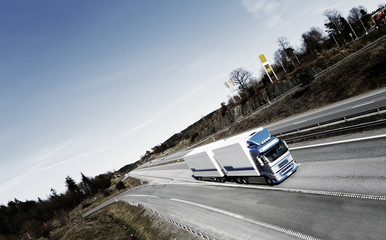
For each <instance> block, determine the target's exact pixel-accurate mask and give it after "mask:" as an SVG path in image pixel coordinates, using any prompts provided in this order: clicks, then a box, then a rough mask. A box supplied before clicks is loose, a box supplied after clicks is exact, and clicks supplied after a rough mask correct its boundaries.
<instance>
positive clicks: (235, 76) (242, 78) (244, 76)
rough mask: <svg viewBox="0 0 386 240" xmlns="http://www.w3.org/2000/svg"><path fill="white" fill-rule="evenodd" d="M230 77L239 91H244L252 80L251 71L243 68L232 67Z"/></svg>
mask: <svg viewBox="0 0 386 240" xmlns="http://www.w3.org/2000/svg"><path fill="white" fill-rule="evenodd" d="M230 78H231V79H232V80H233V82H234V83H235V84H236V85H237V87H238V89H239V92H240V93H246V92H247V90H248V87H249V84H250V82H251V81H252V80H253V78H252V73H251V72H249V71H248V70H245V69H244V68H237V69H234V70H233V71H232V72H231V73H230Z"/></svg>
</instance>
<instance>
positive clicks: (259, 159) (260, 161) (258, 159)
mask: <svg viewBox="0 0 386 240" xmlns="http://www.w3.org/2000/svg"><path fill="white" fill-rule="evenodd" d="M256 159H257V161H258V162H259V163H260V166H264V160H262V159H261V158H260V157H256Z"/></svg>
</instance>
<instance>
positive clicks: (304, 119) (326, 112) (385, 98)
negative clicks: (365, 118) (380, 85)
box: [268, 91, 386, 135]
mask: <svg viewBox="0 0 386 240" xmlns="http://www.w3.org/2000/svg"><path fill="white" fill-rule="evenodd" d="M384 106H386V92H385V91H380V92H376V93H373V94H371V95H363V96H361V97H359V98H355V99H354V100H352V101H348V100H346V101H343V102H341V103H338V104H334V105H331V106H329V107H326V108H323V109H319V110H317V111H313V112H312V113H306V114H302V115H299V116H298V117H293V118H289V119H285V120H284V121H280V122H278V123H274V124H272V125H270V126H268V130H269V132H270V133H271V134H273V135H275V134H276V135H277V134H280V133H283V132H288V131H293V130H296V129H301V128H304V127H308V126H313V125H317V124H318V123H323V122H328V121H331V120H334V119H339V118H343V117H347V116H350V115H355V114H358V113H362V112H366V111H369V110H373V109H377V108H381V107H384Z"/></svg>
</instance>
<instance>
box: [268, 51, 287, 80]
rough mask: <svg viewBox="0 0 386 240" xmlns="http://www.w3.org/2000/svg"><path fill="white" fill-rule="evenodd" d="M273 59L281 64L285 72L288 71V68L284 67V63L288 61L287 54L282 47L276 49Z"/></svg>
mask: <svg viewBox="0 0 386 240" xmlns="http://www.w3.org/2000/svg"><path fill="white" fill-rule="evenodd" d="M273 60H274V61H275V63H276V64H278V65H279V64H280V66H281V67H282V68H283V70H284V72H285V73H287V70H286V69H285V68H284V63H285V62H286V60H285V55H284V53H283V51H282V50H281V49H278V50H276V52H275V53H274V54H273ZM264 74H265V72H264Z"/></svg>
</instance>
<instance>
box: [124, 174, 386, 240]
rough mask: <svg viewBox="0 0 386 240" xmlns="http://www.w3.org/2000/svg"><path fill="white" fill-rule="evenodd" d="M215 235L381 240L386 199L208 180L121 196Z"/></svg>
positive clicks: (148, 188)
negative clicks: (211, 183) (210, 182)
mask: <svg viewBox="0 0 386 240" xmlns="http://www.w3.org/2000/svg"><path fill="white" fill-rule="evenodd" d="M118 200H124V201H128V202H140V203H141V204H143V205H144V206H146V207H148V208H151V209H153V210H154V211H157V212H158V213H159V214H161V215H162V216H167V217H168V218H171V219H174V220H175V221H178V222H180V223H183V224H186V225H189V226H192V227H193V228H194V229H197V230H199V231H201V232H204V233H207V234H209V235H211V236H213V237H215V238H217V239H383V237H384V236H386V227H385V226H383V224H384V222H385V220H386V201H379V200H364V199H356V198H341V197H333V196H321V195H313V194H302V193H294V192H292V193H291V192H281V191H270V190H260V189H247V188H228V187H223V186H208V185H204V184H186V183H185V184H184V183H179V182H176V181H172V182H169V183H168V184H160V185H148V186H143V187H140V188H136V189H135V190H132V191H130V192H128V193H126V194H124V195H121V196H120V197H118Z"/></svg>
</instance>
